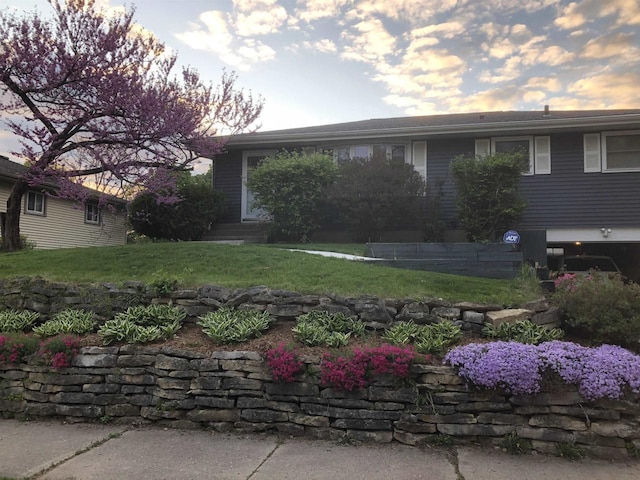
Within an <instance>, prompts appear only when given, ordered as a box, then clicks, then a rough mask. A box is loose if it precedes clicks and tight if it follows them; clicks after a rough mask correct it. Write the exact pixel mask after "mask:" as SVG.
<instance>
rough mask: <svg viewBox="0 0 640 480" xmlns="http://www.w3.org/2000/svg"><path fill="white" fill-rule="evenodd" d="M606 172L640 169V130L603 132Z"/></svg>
mask: <svg viewBox="0 0 640 480" xmlns="http://www.w3.org/2000/svg"><path fill="white" fill-rule="evenodd" d="M602 170H603V171H604V172H637V171H640V131H638V130H636V131H630V132H605V133H603V134H602Z"/></svg>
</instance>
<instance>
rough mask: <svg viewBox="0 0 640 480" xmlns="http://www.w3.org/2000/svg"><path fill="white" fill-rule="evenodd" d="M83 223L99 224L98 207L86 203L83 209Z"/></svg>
mask: <svg viewBox="0 0 640 480" xmlns="http://www.w3.org/2000/svg"><path fill="white" fill-rule="evenodd" d="M84 221H85V223H90V224H93V225H99V224H100V207H98V205H97V204H95V203H87V204H86V205H85V207H84Z"/></svg>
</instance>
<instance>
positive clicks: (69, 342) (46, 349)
mask: <svg viewBox="0 0 640 480" xmlns="http://www.w3.org/2000/svg"><path fill="white" fill-rule="evenodd" d="M79 350H80V341H79V338H77V337H73V336H70V335H65V336H60V337H53V338H49V339H47V340H44V341H43V342H41V343H40V348H39V349H38V357H39V359H40V362H42V363H44V364H45V365H51V366H52V367H53V368H55V369H59V368H66V367H70V366H71V362H72V360H73V358H74V357H75V356H76V355H78V352H79Z"/></svg>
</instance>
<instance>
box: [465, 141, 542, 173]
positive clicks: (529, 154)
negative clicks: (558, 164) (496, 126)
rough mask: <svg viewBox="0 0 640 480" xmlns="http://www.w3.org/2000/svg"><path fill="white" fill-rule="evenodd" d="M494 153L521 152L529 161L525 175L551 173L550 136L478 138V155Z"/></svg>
mask: <svg viewBox="0 0 640 480" xmlns="http://www.w3.org/2000/svg"><path fill="white" fill-rule="evenodd" d="M492 153H521V154H523V155H525V158H527V159H528V161H529V169H528V170H527V171H525V172H524V174H525V175H533V174H536V175H545V174H546V175H548V174H550V173H551V138H550V137H534V136H530V135H527V136H523V137H494V138H491V139H488V138H480V139H476V156H477V157H485V156H487V155H489V154H492Z"/></svg>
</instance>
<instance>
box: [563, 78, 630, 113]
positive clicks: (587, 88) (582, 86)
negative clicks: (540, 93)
mask: <svg viewBox="0 0 640 480" xmlns="http://www.w3.org/2000/svg"><path fill="white" fill-rule="evenodd" d="M638 85H640V73H637V72H633V73H632V72H629V73H623V74H616V73H603V74H600V75H593V76H591V77H587V78H583V79H580V80H578V81H576V82H573V83H572V84H571V85H569V87H568V88H567V92H569V93H572V94H574V95H576V96H578V97H579V98H585V99H594V100H595V101H598V102H601V103H602V104H604V105H606V106H607V107H608V108H625V106H626V107H627V108H628V106H629V105H638Z"/></svg>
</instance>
